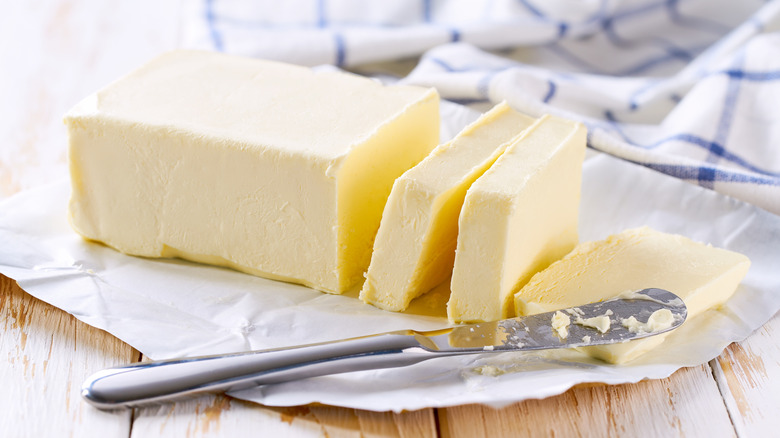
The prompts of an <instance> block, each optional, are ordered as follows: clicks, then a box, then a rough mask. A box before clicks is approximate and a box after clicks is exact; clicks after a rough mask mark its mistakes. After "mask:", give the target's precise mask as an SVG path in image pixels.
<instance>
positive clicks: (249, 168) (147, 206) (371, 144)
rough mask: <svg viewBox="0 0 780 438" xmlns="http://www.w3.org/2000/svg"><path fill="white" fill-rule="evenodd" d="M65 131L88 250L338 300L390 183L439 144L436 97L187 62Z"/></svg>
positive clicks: (288, 71)
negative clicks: (165, 260)
mask: <svg viewBox="0 0 780 438" xmlns="http://www.w3.org/2000/svg"><path fill="white" fill-rule="evenodd" d="M65 122H66V125H67V128H68V134H69V143H70V144H69V155H70V170H71V177H72V186H73V194H72V198H71V202H70V209H69V210H70V221H71V224H72V226H73V227H74V228H75V229H76V231H78V232H79V233H80V234H82V235H83V236H84V237H86V238H88V239H92V240H97V241H100V242H103V243H105V244H107V245H109V246H111V247H114V248H116V249H117V250H119V251H122V252H125V253H128V254H134V255H139V256H146V257H181V258H184V259H189V260H194V261H198V262H204V263H210V264H215V265H222V266H228V267H232V268H235V269H238V270H241V271H244V272H248V273H252V274H256V275H259V276H263V277H268V278H273V279H279V280H284V281H290V282H295V283H300V284H304V285H307V286H311V287H313V288H316V289H320V290H323V291H327V292H334V293H341V292H343V291H345V290H347V289H349V288H350V287H351V286H353V285H355V284H356V283H358V282H359V281H360V280H361V279H362V274H363V272H364V271H365V269H366V268H367V267H368V262H369V260H370V256H371V247H372V244H373V238H374V235H375V233H376V231H377V228H378V227H379V221H380V219H381V215H382V209H383V208H384V204H385V202H386V200H387V196H388V195H389V193H390V189H391V187H392V184H393V181H394V180H395V179H396V178H397V177H398V176H399V175H401V174H402V173H403V172H404V171H406V170H407V169H409V168H410V167H412V166H414V165H415V164H417V163H418V162H419V161H420V160H422V159H423V158H424V157H425V156H426V155H428V153H430V151H431V150H432V149H433V148H434V147H435V146H436V145H437V144H438V140H439V112H438V95H437V93H436V92H435V91H434V90H432V89H425V88H418V87H410V86H398V87H384V86H382V85H380V84H378V83H376V82H375V81H372V80H370V79H365V78H360V77H358V76H354V75H351V74H344V73H338V72H313V71H311V70H310V69H307V68H302V67H296V66H291V65H286V64H282V63H277V62H269V61H261V60H254V59H247V58H240V57H233V56H228V55H222V54H216V53H206V52H194V51H175V52H171V53H167V54H165V55H162V56H160V57H158V58H156V59H154V60H152V61H151V62H150V63H148V64H146V65H145V66H143V67H141V68H140V69H138V70H137V71H135V72H133V73H131V74H129V75H128V76H125V77H124V78H121V79H119V80H118V81H116V82H114V83H113V84H111V85H109V86H107V87H105V88H104V89H102V90H100V91H98V92H97V93H96V94H94V95H92V96H90V97H88V98H87V99H85V100H84V101H82V102H81V103H79V104H78V105H77V106H76V107H75V108H73V109H72V110H71V111H70V112H69V113H68V114H67V115H66V117H65Z"/></svg>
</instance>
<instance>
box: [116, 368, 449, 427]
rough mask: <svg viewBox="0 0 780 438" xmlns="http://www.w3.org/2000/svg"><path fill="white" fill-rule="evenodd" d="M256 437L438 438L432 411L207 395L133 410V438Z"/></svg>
mask: <svg viewBox="0 0 780 438" xmlns="http://www.w3.org/2000/svg"><path fill="white" fill-rule="evenodd" d="M144 359H145V360H146V357H144ZM258 432H262V434H261V435H263V436H289V437H315V436H316V437H319V436H328V437H342V436H343V437H356V438H358V437H398V438H417V437H419V438H433V437H436V436H437V431H436V420H435V418H434V410H433V409H423V410H420V411H415V412H404V413H401V414H396V413H392V412H371V411H362V410H358V409H347V408H337V407H332V406H323V405H317V406H315V405H312V406H294V407H286V408H285V407H282V408H276V407H265V406H261V405H259V404H255V403H250V402H245V401H242V400H238V399H235V398H232V397H229V396H224V395H216V396H215V395H205V396H201V397H197V398H192V399H189V400H183V401H180V402H177V403H173V404H170V405H163V406H154V407H148V408H139V409H136V410H135V414H134V421H133V428H132V435H131V437H147V436H161V437H168V436H170V437H179V436H187V437H222V436H224V437H242V436H257V435H258Z"/></svg>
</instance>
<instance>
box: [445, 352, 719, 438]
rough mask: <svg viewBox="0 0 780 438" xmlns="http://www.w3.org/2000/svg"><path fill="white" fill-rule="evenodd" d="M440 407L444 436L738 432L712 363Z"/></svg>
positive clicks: (637, 435)
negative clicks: (520, 397) (546, 394)
mask: <svg viewBox="0 0 780 438" xmlns="http://www.w3.org/2000/svg"><path fill="white" fill-rule="evenodd" d="M443 411H444V412H441V411H440V412H439V419H440V425H441V431H442V436H444V437H500V436H531V437H537V436H564V437H570V436H572V437H575V436H586V437H587V436H593V437H604V436H610V437H624V436H625V437H670V436H702V437H705V436H706V437H729V436H734V428H733V427H732V425H731V423H730V421H729V416H728V412H727V411H726V407H725V405H724V404H723V400H722V398H721V397H720V393H719V392H718V388H717V386H716V384H715V381H714V380H713V378H712V375H711V373H710V369H709V367H708V366H706V365H703V366H698V367H694V368H684V369H682V370H680V371H678V372H677V373H675V374H673V375H672V376H671V377H670V378H668V379H663V380H648V381H643V382H639V383H637V384H633V385H618V386H593V387H579V388H574V389H572V390H570V391H568V392H566V393H564V394H561V395H559V396H557V397H550V398H547V399H545V400H529V401H526V402H523V403H518V404H514V405H511V406H508V407H506V408H504V409H500V410H493V409H491V408H486V407H481V406H476V405H469V406H460V407H456V408H449V409H445V410H443Z"/></svg>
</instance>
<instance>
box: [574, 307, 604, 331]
mask: <svg viewBox="0 0 780 438" xmlns="http://www.w3.org/2000/svg"><path fill="white" fill-rule="evenodd" d="M611 314H612V312H611V311H607V313H605V314H604V315H599V316H594V317H592V318H582V317H579V316H578V317H577V318H576V319H575V320H574V323H575V324H579V325H581V326H583V327H590V328H594V329H596V330H598V331H599V332H601V333H606V332H608V331H609V328H610V326H611V325H612V321H610V319H609V315H611Z"/></svg>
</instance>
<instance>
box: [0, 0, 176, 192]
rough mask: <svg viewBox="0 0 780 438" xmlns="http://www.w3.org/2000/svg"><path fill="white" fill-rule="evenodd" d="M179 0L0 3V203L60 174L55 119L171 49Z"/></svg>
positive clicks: (61, 135)
mask: <svg viewBox="0 0 780 438" xmlns="http://www.w3.org/2000/svg"><path fill="white" fill-rule="evenodd" d="M179 3H180V2H179V1H165V2H157V1H155V0H139V1H133V2H101V1H90V0H31V1H23V2H5V3H4V4H3V13H2V14H0V40H2V41H3V42H4V43H3V44H0V65H2V66H3V68H0V96H3V98H2V99H0V138H2V139H3V146H2V147H0V198H2V197H5V196H9V195H11V194H13V193H15V192H17V191H19V190H22V189H26V188H30V187H33V186H37V185H41V184H44V183H46V182H49V181H53V180H55V179H59V178H64V177H65V176H66V175H67V166H65V161H66V152H65V150H66V139H65V128H64V126H63V123H62V116H63V114H64V113H65V112H66V111H67V110H68V109H69V108H70V107H72V106H73V105H74V104H76V103H77V102H78V101H79V100H81V99H83V98H84V97H86V96H87V95H88V94H90V93H92V92H94V91H95V90H97V89H99V88H100V87H102V86H104V85H106V84H108V83H109V82H111V81H113V80H114V79H116V78H117V77H119V76H121V75H124V74H126V73H127V72H128V71H130V70H131V69H133V68H136V67H138V66H139V65H141V64H142V63H143V62H146V61H147V60H148V59H150V58H151V57H153V56H155V55H157V54H159V53H161V52H163V51H166V50H170V49H173V48H175V47H176V46H177V45H178V43H179V42H178V38H179V35H178V20H179V9H180V5H179Z"/></svg>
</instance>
